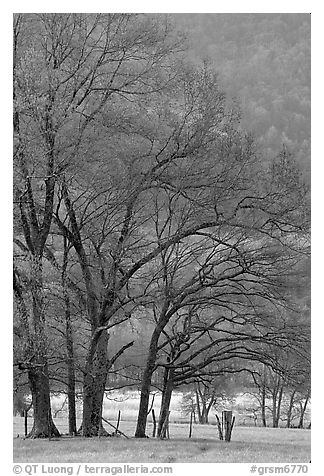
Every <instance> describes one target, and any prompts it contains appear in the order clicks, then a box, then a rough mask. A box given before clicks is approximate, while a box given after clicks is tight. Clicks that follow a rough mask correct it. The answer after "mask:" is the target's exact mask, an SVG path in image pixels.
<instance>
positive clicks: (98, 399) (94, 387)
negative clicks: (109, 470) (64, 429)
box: [79, 331, 109, 437]
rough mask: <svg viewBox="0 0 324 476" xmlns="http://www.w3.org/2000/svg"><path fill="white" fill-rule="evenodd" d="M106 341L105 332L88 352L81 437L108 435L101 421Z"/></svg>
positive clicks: (105, 378)
mask: <svg viewBox="0 0 324 476" xmlns="http://www.w3.org/2000/svg"><path fill="white" fill-rule="evenodd" d="M108 340H109V334H108V333H107V332H106V331H103V332H101V334H100V337H99V338H98V340H97V341H94V340H93V339H92V341H91V344H90V347H91V348H90V349H89V352H88V357H87V362H86V370H85V374H84V384H83V419H82V435H83V436H86V437H91V436H107V435H108V433H107V432H106V430H105V429H104V427H103V426H102V419H101V417H102V406H103V399H104V394H105V387H106V381H107V375H108V370H109V360H108V352H107V347H108ZM79 432H80V430H79Z"/></svg>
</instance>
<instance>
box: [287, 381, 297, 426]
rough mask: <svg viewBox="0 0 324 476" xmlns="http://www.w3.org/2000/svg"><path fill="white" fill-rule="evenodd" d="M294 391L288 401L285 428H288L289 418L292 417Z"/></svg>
mask: <svg viewBox="0 0 324 476" xmlns="http://www.w3.org/2000/svg"><path fill="white" fill-rule="evenodd" d="M295 394H296V390H294V391H293V392H292V394H291V395H290V400H289V407H288V410H287V428H290V425H291V417H292V411H293V408H294V398H295Z"/></svg>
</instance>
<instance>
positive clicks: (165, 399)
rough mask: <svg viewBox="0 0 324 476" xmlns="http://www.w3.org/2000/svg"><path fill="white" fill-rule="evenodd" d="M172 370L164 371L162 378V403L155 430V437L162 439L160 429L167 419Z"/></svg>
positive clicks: (171, 387) (171, 389)
mask: <svg viewBox="0 0 324 476" xmlns="http://www.w3.org/2000/svg"><path fill="white" fill-rule="evenodd" d="M173 374H174V370H173V369H165V378H164V385H163V391H162V401H161V408H160V416H159V423H158V429H157V436H159V437H161V436H162V437H163V436H164V435H162V429H163V427H164V426H165V422H166V420H167V419H168V417H169V409H170V403H171V396H172V391H173Z"/></svg>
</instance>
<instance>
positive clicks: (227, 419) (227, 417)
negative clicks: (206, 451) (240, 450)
mask: <svg viewBox="0 0 324 476" xmlns="http://www.w3.org/2000/svg"><path fill="white" fill-rule="evenodd" d="M232 415H233V412H231V411H228V410H224V411H223V412H222V422H223V435H224V437H225V438H224V439H225V441H231V436H232V430H233V426H234V422H235V417H234V418H233V417H232Z"/></svg>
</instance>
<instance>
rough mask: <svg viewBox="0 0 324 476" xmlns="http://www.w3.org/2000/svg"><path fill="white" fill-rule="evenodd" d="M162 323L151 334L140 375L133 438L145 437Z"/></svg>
mask: <svg viewBox="0 0 324 476" xmlns="http://www.w3.org/2000/svg"><path fill="white" fill-rule="evenodd" d="M162 329H163V325H158V326H157V327H156V328H155V329H154V332H153V334H152V337H151V342H150V347H149V354H148V357H147V360H146V366H145V369H144V372H143V377H142V386H141V398H140V404H139V410H138V416H137V426H136V431H135V438H146V434H145V430H146V422H147V412H148V407H149V399H150V389H151V382H152V376H153V373H154V370H155V363H156V356H157V347H158V341H159V337H160V334H161V332H162Z"/></svg>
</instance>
